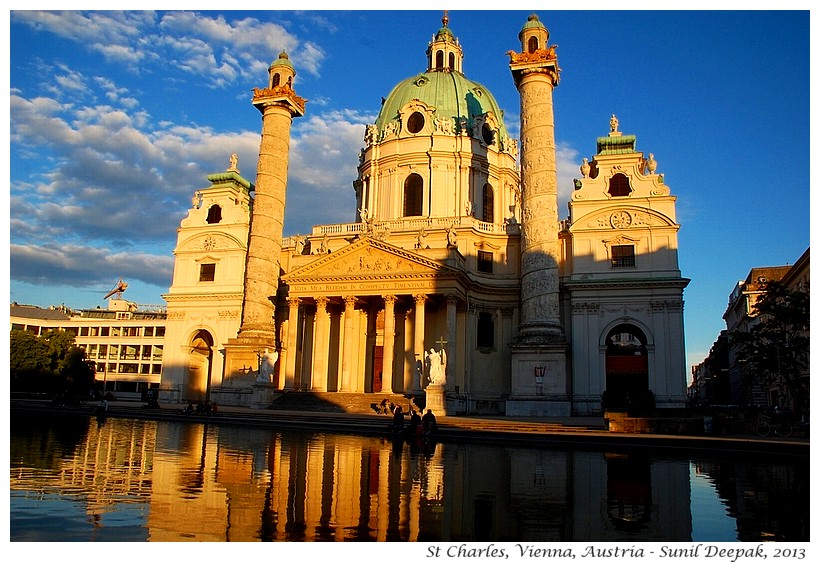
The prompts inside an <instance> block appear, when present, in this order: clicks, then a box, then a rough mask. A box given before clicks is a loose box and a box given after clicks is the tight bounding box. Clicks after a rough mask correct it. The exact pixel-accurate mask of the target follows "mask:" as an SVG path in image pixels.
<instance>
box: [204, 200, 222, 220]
mask: <svg viewBox="0 0 820 562" xmlns="http://www.w3.org/2000/svg"><path fill="white" fill-rule="evenodd" d="M205 222H207V223H208V224H217V223H220V222H222V207H220V206H219V205H211V208H210V209H208V218H207V219H205Z"/></svg>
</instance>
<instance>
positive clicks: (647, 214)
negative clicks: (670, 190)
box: [570, 206, 677, 231]
mask: <svg viewBox="0 0 820 562" xmlns="http://www.w3.org/2000/svg"><path fill="white" fill-rule="evenodd" d="M667 226H677V225H676V224H675V222H674V221H673V220H671V219H670V218H669V217H667V216H666V215H664V214H662V213H659V212H658V211H656V210H654V209H647V208H643V207H624V206H618V207H607V208H605V209H596V210H594V211H591V212H589V213H587V214H586V215H584V216H582V217H580V218H577V219H576V220H574V221H573V222H572V226H570V231H578V230H590V229H594V230H600V229H610V230H629V229H630V228H653V227H667Z"/></svg>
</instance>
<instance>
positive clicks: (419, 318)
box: [404, 295, 427, 392]
mask: <svg viewBox="0 0 820 562" xmlns="http://www.w3.org/2000/svg"><path fill="white" fill-rule="evenodd" d="M413 301H414V302H415V303H416V308H415V313H414V316H413V324H414V328H415V329H414V331H413V334H414V337H413V354H414V355H415V358H416V365H415V366H414V368H413V372H412V373H408V375H409V379H410V380H409V381H408V380H407V378H408V377H407V376H405V382H404V391H405V392H415V391H418V390H421V375H422V373H423V372H424V367H423V366H424V303H425V302H426V301H427V295H413ZM419 367H421V369H420V368H419Z"/></svg>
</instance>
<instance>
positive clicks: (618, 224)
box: [609, 211, 632, 228]
mask: <svg viewBox="0 0 820 562" xmlns="http://www.w3.org/2000/svg"><path fill="white" fill-rule="evenodd" d="M609 224H611V225H612V228H629V225H631V224H632V215H630V214H629V213H628V212H626V211H616V212H614V213H612V216H611V217H609Z"/></svg>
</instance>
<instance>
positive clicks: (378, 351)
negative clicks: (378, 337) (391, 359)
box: [373, 345, 384, 392]
mask: <svg viewBox="0 0 820 562" xmlns="http://www.w3.org/2000/svg"><path fill="white" fill-rule="evenodd" d="M383 368H384V347H382V346H380V345H376V346H374V347H373V392H381V391H382V370H383Z"/></svg>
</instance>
